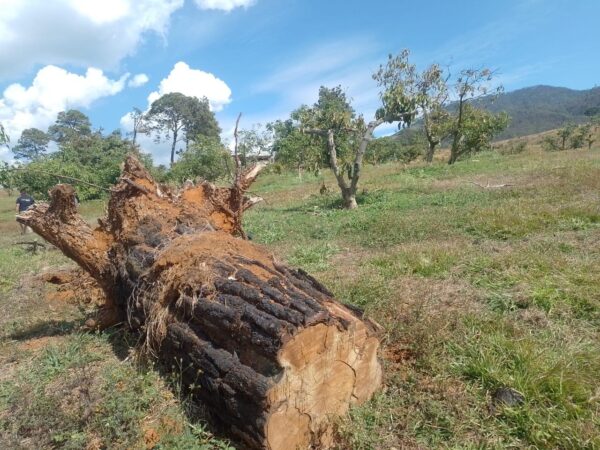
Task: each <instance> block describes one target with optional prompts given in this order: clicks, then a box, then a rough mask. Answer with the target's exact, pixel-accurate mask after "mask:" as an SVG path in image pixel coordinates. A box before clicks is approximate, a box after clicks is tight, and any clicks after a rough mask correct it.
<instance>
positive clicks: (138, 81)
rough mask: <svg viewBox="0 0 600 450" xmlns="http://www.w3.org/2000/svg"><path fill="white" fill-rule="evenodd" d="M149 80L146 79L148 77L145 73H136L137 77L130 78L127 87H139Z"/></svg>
mask: <svg viewBox="0 0 600 450" xmlns="http://www.w3.org/2000/svg"><path fill="white" fill-rule="evenodd" d="M149 80H150V78H148V75H146V74H145V73H138V74H137V75H134V76H133V78H131V80H129V83H127V86H129V87H140V86H143V85H144V84H146V83H147V82H148V81H149Z"/></svg>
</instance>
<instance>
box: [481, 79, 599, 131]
mask: <svg viewBox="0 0 600 450" xmlns="http://www.w3.org/2000/svg"><path fill="white" fill-rule="evenodd" d="M479 106H482V107H484V108H486V109H488V110H490V111H491V112H500V111H505V112H507V113H508V115H509V116H510V117H511V119H512V120H511V122H510V124H509V126H508V128H507V129H506V130H504V131H503V132H502V133H500V134H499V135H498V137H497V139H499V140H501V139H507V138H511V137H518V136H526V135H529V134H535V133H540V132H542V131H547V130H552V129H555V128H559V127H561V126H563V125H565V124H567V123H569V122H574V123H581V122H584V121H586V120H587V119H589V116H592V115H596V114H599V113H600V87H594V88H592V89H587V90H581V91H578V90H574V89H567V88H563V87H554V86H531V87H527V88H523V89H519V90H516V91H512V92H507V93H504V94H502V95H500V96H499V97H498V98H496V99H495V101H493V102H492V101H491V98H485V99H481V100H479Z"/></svg>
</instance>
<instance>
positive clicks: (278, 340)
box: [19, 158, 381, 450]
mask: <svg viewBox="0 0 600 450" xmlns="http://www.w3.org/2000/svg"><path fill="white" fill-rule="evenodd" d="M257 173H258V170H256V169H253V170H250V171H247V172H245V173H244V174H243V175H242V176H241V177H239V180H238V182H237V183H236V186H235V187H234V188H231V189H226V188H218V187H215V186H213V185H211V184H209V183H202V184H200V185H198V186H188V187H187V188H186V189H184V190H182V191H179V192H170V191H168V190H166V189H165V188H163V187H162V186H159V185H158V184H157V183H155V182H154V181H153V180H152V178H151V177H150V176H149V174H148V173H147V172H146V170H145V169H144V168H143V167H142V166H141V165H140V164H139V162H138V161H137V160H135V159H134V158H129V159H128V160H127V162H126V164H125V168H124V170H123V174H122V176H121V179H120V181H119V183H118V184H117V185H116V186H115V187H114V188H113V189H112V195H111V198H110V201H109V206H108V215H107V217H106V218H104V219H101V220H99V226H98V227H97V228H96V229H94V230H92V229H91V227H89V225H87V224H86V223H85V222H84V221H83V219H81V217H79V215H78V214H77V211H76V208H75V206H74V202H73V190H72V188H71V187H70V186H67V185H58V186H57V187H55V188H54V189H53V191H52V193H51V197H52V201H51V203H50V205H45V204H40V205H36V206H35V207H34V208H32V209H31V210H29V211H27V212H26V213H25V214H23V215H22V216H20V218H19V221H20V222H21V223H25V224H27V225H29V226H31V227H32V228H33V229H34V231H36V232H37V233H38V234H40V235H41V236H42V237H44V238H46V239H47V240H49V241H50V242H52V243H53V244H55V245H57V246H58V247H59V248H60V249H61V250H63V252H64V253H65V254H66V255H67V256H69V257H70V258H72V259H73V260H75V261H76V262H77V263H78V264H79V265H80V266H81V267H82V268H83V269H84V270H86V271H87V272H88V273H90V275H91V276H92V277H94V278H95V279H96V281H97V282H98V283H99V285H100V286H101V287H102V289H103V290H104V291H105V293H106V295H107V297H108V298H109V299H110V301H109V303H108V304H107V305H106V308H105V309H106V310H107V311H112V312H113V314H105V316H104V318H105V319H106V318H108V319H109V320H110V321H111V322H110V323H112V322H114V321H117V320H126V321H127V323H128V324H129V326H131V327H132V328H134V329H137V330H140V332H141V333H142V334H143V335H144V336H145V340H144V344H143V349H144V350H145V351H146V352H147V353H148V354H150V355H153V356H155V357H156V358H157V359H159V360H161V361H162V362H163V363H164V364H166V365H167V366H170V367H173V368H174V369H176V370H177V372H178V373H181V376H182V381H183V383H184V385H185V386H186V387H187V388H188V389H189V390H190V392H191V393H192V395H193V397H194V398H196V399H198V400H200V401H202V402H204V403H205V404H206V405H207V407H208V409H209V410H210V411H211V412H212V413H213V415H214V416H215V417H216V418H218V419H219V420H220V421H221V422H222V423H223V424H225V425H226V426H227V427H228V428H229V429H230V430H231V433H232V437H233V438H234V439H236V440H237V441H238V442H240V443H241V444H240V445H241V446H242V447H248V448H253V449H272V450H275V449H294V448H308V447H309V446H311V445H312V446H315V447H317V448H326V447H327V446H329V445H330V444H331V443H332V433H331V418H332V417H334V416H337V415H340V414H344V413H345V412H346V411H347V409H348V407H349V405H350V404H352V403H360V402H363V401H365V400H367V399H368V398H370V396H371V395H372V393H373V392H374V391H375V390H376V389H377V387H378V386H379V384H380V382H381V367H380V365H379V362H378V360H377V349H378V345H379V341H378V338H377V336H376V334H377V333H376V326H375V325H374V324H373V323H371V322H369V321H368V320H366V319H364V318H363V317H362V314H361V313H360V312H359V311H357V310H355V309H353V308H349V307H346V306H344V305H342V304H341V303H339V302H337V301H336V300H335V299H334V298H333V296H332V295H331V293H330V292H329V291H328V290H327V289H326V288H325V287H324V286H323V285H321V284H320V283H319V282H318V281H317V280H315V279H314V278H313V277H311V276H310V275H308V274H307V273H305V272H303V271H301V270H293V269H290V268H287V267H286V266H284V265H281V264H278V263H276V262H275V261H274V259H273V257H272V256H271V255H270V254H269V253H268V252H267V251H266V250H265V249H263V248H261V247H260V246H257V245H255V244H253V243H251V242H249V241H245V240H243V239H240V238H237V237H235V236H234V235H235V234H240V226H241V223H240V219H241V211H243V210H244V209H246V208H248V207H250V206H251V205H252V204H253V200H252V199H250V198H247V197H245V196H244V195H243V192H244V191H245V190H246V189H247V187H248V186H249V184H250V183H251V182H252V180H253V179H254V178H255V177H256V175H257ZM110 323H105V324H101V325H109V324H110Z"/></svg>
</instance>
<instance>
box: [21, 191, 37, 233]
mask: <svg viewBox="0 0 600 450" xmlns="http://www.w3.org/2000/svg"><path fill="white" fill-rule="evenodd" d="M34 203H35V200H34V199H33V197H32V196H31V195H29V194H28V193H27V191H25V189H21V195H19V197H18V198H17V214H21V213H23V212H25V211H27V210H28V209H29V208H31V206H32V205H33V204H34ZM19 226H20V227H21V234H25V233H26V232H27V228H29V227H28V226H27V225H23V224H22V223H19Z"/></svg>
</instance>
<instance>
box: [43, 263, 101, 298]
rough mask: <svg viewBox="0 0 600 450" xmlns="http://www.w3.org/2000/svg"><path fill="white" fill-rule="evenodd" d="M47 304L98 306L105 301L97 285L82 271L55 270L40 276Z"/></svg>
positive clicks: (76, 269)
mask: <svg viewBox="0 0 600 450" xmlns="http://www.w3.org/2000/svg"><path fill="white" fill-rule="evenodd" d="M40 279H41V280H42V281H43V282H44V283H45V298H46V299H47V300H48V301H49V302H66V303H71V304H75V305H86V306H100V305H103V304H104V303H105V301H106V297H105V296H104V292H102V289H100V286H98V283H96V281H95V280H94V279H93V278H92V277H91V276H90V275H89V274H87V273H86V272H84V271H83V270H82V269H79V268H75V269H56V270H51V271H48V272H45V273H43V274H41V275H40Z"/></svg>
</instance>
